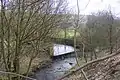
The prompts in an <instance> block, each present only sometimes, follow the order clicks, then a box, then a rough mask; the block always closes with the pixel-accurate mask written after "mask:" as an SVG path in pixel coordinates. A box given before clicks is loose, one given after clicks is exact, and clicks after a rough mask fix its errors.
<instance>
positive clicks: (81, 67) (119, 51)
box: [58, 49, 120, 80]
mask: <svg viewBox="0 0 120 80" xmlns="http://www.w3.org/2000/svg"><path fill="white" fill-rule="evenodd" d="M119 53H120V49H118V51H117V52H115V53H113V54H110V55H107V56H105V57H102V58H98V59H96V60H93V61H90V62H88V63H86V64H84V65H82V66H80V67H79V68H77V69H75V70H74V71H72V72H69V73H67V74H65V75H64V76H63V77H61V78H59V79H58V80H62V79H64V78H65V77H67V76H69V75H71V74H73V73H74V72H76V71H79V70H81V69H83V68H84V67H86V66H88V65H90V64H93V63H95V62H100V61H103V60H105V59H108V58H111V57H113V56H115V55H117V54H119Z"/></svg>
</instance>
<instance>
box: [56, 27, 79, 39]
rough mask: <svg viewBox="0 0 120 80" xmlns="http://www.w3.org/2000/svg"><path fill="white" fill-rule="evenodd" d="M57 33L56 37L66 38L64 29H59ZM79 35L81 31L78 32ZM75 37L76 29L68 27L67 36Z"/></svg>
mask: <svg viewBox="0 0 120 80" xmlns="http://www.w3.org/2000/svg"><path fill="white" fill-rule="evenodd" d="M57 32H58V33H57V35H56V38H65V31H64V30H63V29H59V30H58V31H57ZM77 36H79V33H77ZM73 37H74V30H72V29H67V30H66V38H67V39H69V38H73Z"/></svg>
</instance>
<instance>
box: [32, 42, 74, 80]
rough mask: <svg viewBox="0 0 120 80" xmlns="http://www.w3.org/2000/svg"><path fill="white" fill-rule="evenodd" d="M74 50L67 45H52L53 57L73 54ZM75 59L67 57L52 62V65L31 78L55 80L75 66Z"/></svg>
mask: <svg viewBox="0 0 120 80" xmlns="http://www.w3.org/2000/svg"><path fill="white" fill-rule="evenodd" d="M73 51H74V48H73V47H71V46H67V45H61V44H54V56H59V55H62V54H67V53H69V52H73ZM75 64H76V60H75V57H69V58H64V59H59V60H54V61H53V63H52V64H51V65H49V66H47V67H45V68H43V69H42V70H40V71H37V72H36V73H35V75H34V76H33V78H35V79H37V80H57V79H58V78H59V77H61V76H63V75H64V73H65V72H66V71H68V70H69V69H70V68H72V67H73V66H75Z"/></svg>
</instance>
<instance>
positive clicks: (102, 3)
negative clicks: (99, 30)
mask: <svg viewBox="0 0 120 80" xmlns="http://www.w3.org/2000/svg"><path fill="white" fill-rule="evenodd" d="M76 1H77V0H68V2H69V7H72V9H73V10H74V12H75V10H76ZM88 2H89V0H79V7H80V10H81V14H90V13H91V12H97V11H98V10H106V9H108V8H110V7H109V5H110V6H111V10H112V12H113V13H114V14H119V13H120V0H90V2H89V4H88ZM87 4H88V6H87V8H86V9H84V8H85V6H86V5H87ZM119 15H120V14H119Z"/></svg>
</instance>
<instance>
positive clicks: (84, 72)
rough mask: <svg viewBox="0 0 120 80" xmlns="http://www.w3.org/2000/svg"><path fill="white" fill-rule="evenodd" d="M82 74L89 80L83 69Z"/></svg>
mask: <svg viewBox="0 0 120 80" xmlns="http://www.w3.org/2000/svg"><path fill="white" fill-rule="evenodd" d="M81 72H82V74H83V76H84V78H85V79H86V80H88V78H87V76H86V74H85V72H84V70H83V69H81Z"/></svg>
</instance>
